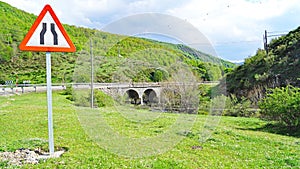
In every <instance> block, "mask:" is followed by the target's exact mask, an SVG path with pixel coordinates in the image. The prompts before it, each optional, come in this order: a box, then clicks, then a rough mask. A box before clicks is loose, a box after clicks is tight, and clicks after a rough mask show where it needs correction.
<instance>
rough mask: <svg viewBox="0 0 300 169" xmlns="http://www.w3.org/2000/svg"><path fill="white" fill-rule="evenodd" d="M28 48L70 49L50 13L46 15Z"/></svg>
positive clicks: (30, 40)
mask: <svg viewBox="0 0 300 169" xmlns="http://www.w3.org/2000/svg"><path fill="white" fill-rule="evenodd" d="M26 46H41V47H42V46H43V47H65V48H70V45H69V44H68V42H67V40H66V39H65V37H64V36H63V34H62V32H61V31H60V29H59V28H58V26H57V25H56V23H55V21H54V20H53V18H52V17H51V15H50V13H49V12H47V13H46V15H45V16H44V18H43V19H42V21H41V22H40V24H39V25H38V27H37V28H36V30H35V32H34V33H33V34H32V36H31V38H30V39H29V41H28V43H27V44H26Z"/></svg>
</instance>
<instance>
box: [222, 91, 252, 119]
mask: <svg viewBox="0 0 300 169" xmlns="http://www.w3.org/2000/svg"><path fill="white" fill-rule="evenodd" d="M251 106H252V105H251V102H250V100H248V99H246V98H245V97H242V98H241V99H238V98H237V97H236V96H235V95H231V96H230V97H228V98H227V99H226V109H225V110H224V112H223V115H224V116H234V117H255V116H256V115H257V114H256V111H255V110H254V109H252V108H251Z"/></svg>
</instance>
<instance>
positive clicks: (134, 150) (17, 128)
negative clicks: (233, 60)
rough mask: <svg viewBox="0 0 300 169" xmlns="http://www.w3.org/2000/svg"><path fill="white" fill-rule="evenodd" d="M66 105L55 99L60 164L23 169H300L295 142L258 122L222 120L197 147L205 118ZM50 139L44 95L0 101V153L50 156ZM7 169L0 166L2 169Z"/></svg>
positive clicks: (299, 147)
mask: <svg viewBox="0 0 300 169" xmlns="http://www.w3.org/2000/svg"><path fill="white" fill-rule="evenodd" d="M65 97H66V96H63V95H60V94H59V93H53V119H54V137H55V147H56V148H57V149H59V148H61V147H64V148H66V149H68V151H67V152H66V153H65V154H64V155H63V156H62V157H61V158H58V159H50V160H47V161H45V162H42V163H40V164H38V165H26V166H23V167H24V168H299V166H300V161H299V159H300V139H299V137H300V136H299V134H296V135H294V136H288V134H289V133H287V134H284V133H283V132H280V134H276V133H275V132H273V131H272V130H268V127H270V125H268V123H267V122H265V121H261V120H259V119H255V118H234V117H222V118H221V121H220V123H219V124H218V125H217V127H216V129H215V130H213V131H211V136H210V137H209V138H208V139H207V140H206V142H199V139H200V136H201V134H202V132H203V126H204V124H205V122H206V120H207V118H208V116H200V115H182V114H167V113H155V112H148V111H146V110H143V109H139V110H136V109H133V108H132V107H127V108H125V107H104V108H100V109H95V110H93V111H91V110H90V109H88V108H76V107H74V106H73V105H72V102H70V101H69V100H67V99H65ZM178 126H180V127H178ZM182 129H184V130H182ZM273 130H275V129H274V128H273ZM47 132H48V129H47V103H46V94H45V93H37V94H35V93H34V94H25V95H21V96H12V97H0V151H13V150H15V149H18V148H35V147H42V148H44V149H47V146H48V145H47V142H45V140H47V138H48V133H47ZM153 138H154V139H153ZM157 138H159V139H157ZM168 138H169V139H168ZM151 139H152V140H151ZM176 139H177V140H176ZM149 140H150V141H149ZM152 141H153V142H152ZM172 141H175V142H172ZM125 143H126V144H125ZM163 146H165V147H163ZM193 146H201V147H202V149H193V148H192V147H193ZM120 147H121V148H122V149H120ZM151 147H152V148H153V149H151ZM149 148H150V149H149ZM157 148H158V149H159V150H161V152H160V151H158V149H157ZM141 150H143V152H141ZM125 153H128V154H125ZM149 155H150V156H149ZM6 165H7V164H6V163H5V162H0V168H1V167H5V166H6Z"/></svg>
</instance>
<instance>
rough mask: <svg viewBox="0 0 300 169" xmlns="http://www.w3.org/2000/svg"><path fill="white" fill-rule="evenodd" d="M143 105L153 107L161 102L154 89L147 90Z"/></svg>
mask: <svg viewBox="0 0 300 169" xmlns="http://www.w3.org/2000/svg"><path fill="white" fill-rule="evenodd" d="M142 98H143V99H142V100H143V104H146V105H151V104H155V103H158V102H159V98H158V94H157V93H156V92H155V90H154V89H146V90H145V91H144V92H143V97H142Z"/></svg>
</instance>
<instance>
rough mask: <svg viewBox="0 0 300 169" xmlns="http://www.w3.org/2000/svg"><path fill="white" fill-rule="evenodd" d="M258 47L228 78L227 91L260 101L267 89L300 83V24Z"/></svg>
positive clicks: (298, 84)
mask: <svg viewBox="0 0 300 169" xmlns="http://www.w3.org/2000/svg"><path fill="white" fill-rule="evenodd" d="M268 48H269V53H268V54H267V53H266V52H265V51H264V50H260V49H259V50H258V51H257V53H256V55H255V56H253V57H250V58H248V59H246V60H245V63H244V65H242V66H239V67H237V68H236V69H235V70H234V71H233V72H232V73H231V74H228V75H227V77H226V83H227V91H228V92H229V93H232V94H235V95H237V96H238V97H242V96H244V97H247V98H249V99H250V100H252V101H253V102H257V101H258V100H259V99H260V98H262V97H264V95H265V92H266V89H267V88H274V87H279V86H286V85H293V86H298V87H299V86H300V27H299V28H298V29H296V30H294V31H291V32H289V33H288V34H287V35H285V36H282V37H280V38H278V39H275V40H273V41H272V42H271V43H270V44H269V46H268Z"/></svg>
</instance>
